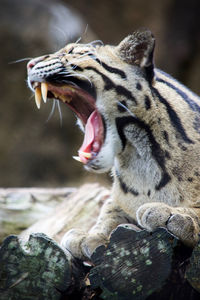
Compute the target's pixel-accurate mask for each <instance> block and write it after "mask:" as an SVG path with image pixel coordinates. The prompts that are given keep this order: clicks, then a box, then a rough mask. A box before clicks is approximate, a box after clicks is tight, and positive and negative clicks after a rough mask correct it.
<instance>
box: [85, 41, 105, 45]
mask: <svg viewBox="0 0 200 300" xmlns="http://www.w3.org/2000/svg"><path fill="white" fill-rule="evenodd" d="M94 44H101V45H102V46H104V43H103V42H102V40H94V41H92V42H90V43H88V44H86V45H89V46H90V45H92V46H93V45H94Z"/></svg>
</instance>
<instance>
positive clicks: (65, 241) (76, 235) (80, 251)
mask: <svg viewBox="0 0 200 300" xmlns="http://www.w3.org/2000/svg"><path fill="white" fill-rule="evenodd" d="M107 242H108V240H107V238H106V237H105V236H104V235H103V234H101V233H96V234H89V233H86V232H84V231H81V230H79V229H71V230H70V231H68V232H67V233H66V234H65V235H64V236H63V238H62V241H61V246H62V247H63V248H65V249H67V250H68V251H69V252H70V253H71V254H72V255H73V256H74V257H76V258H79V259H81V260H88V259H90V257H91V255H92V253H93V252H94V250H95V249H96V248H97V247H98V246H100V245H107Z"/></svg>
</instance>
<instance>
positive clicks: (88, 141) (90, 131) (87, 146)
mask: <svg viewBox="0 0 200 300" xmlns="http://www.w3.org/2000/svg"><path fill="white" fill-rule="evenodd" d="M98 118H99V117H98V113H97V111H96V110H95V111H93V113H91V115H90V117H89V118H88V120H87V123H86V126H85V136H84V141H83V144H82V146H81V148H80V149H79V157H80V159H81V161H82V162H83V163H87V161H88V159H87V158H86V157H85V156H84V155H83V154H82V153H81V152H86V153H91V151H92V144H93V143H94V139H95V134H96V133H97V131H98V127H99V126H98Z"/></svg>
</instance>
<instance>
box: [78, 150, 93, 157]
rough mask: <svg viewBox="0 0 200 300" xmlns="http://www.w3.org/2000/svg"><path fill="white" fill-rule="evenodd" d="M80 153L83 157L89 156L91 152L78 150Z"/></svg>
mask: <svg viewBox="0 0 200 300" xmlns="http://www.w3.org/2000/svg"><path fill="white" fill-rule="evenodd" d="M78 152H79V153H80V154H81V155H83V156H84V157H85V158H91V157H92V154H91V153H89V152H83V151H78Z"/></svg>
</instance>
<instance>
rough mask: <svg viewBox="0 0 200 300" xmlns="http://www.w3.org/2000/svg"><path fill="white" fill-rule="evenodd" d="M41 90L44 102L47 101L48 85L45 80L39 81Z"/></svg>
mask: <svg viewBox="0 0 200 300" xmlns="http://www.w3.org/2000/svg"><path fill="white" fill-rule="evenodd" d="M41 92H42V98H43V101H44V103H46V102H47V93H48V85H47V83H46V82H42V83H41Z"/></svg>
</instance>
